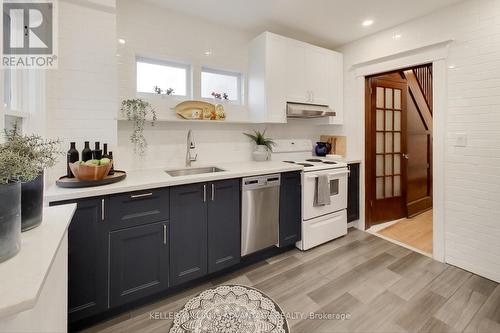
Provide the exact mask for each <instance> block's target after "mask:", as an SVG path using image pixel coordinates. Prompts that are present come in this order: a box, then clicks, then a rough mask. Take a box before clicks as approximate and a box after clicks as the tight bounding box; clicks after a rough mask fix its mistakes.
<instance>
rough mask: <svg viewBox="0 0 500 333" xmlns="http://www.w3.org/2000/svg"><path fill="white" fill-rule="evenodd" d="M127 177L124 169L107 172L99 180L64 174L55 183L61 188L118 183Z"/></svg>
mask: <svg viewBox="0 0 500 333" xmlns="http://www.w3.org/2000/svg"><path fill="white" fill-rule="evenodd" d="M126 177H127V173H126V172H125V171H120V170H114V171H113V174H109V173H108V176H106V177H104V178H103V179H101V180H79V179H77V178H68V177H66V176H64V177H61V178H59V179H58V180H56V185H57V186H58V187H62V188H83V187H94V186H102V185H108V184H114V183H118V182H119V181H122V180H124V179H125V178H126Z"/></svg>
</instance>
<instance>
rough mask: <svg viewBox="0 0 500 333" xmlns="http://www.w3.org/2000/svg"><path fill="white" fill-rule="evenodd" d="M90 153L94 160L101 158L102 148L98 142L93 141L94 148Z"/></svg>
mask: <svg viewBox="0 0 500 333" xmlns="http://www.w3.org/2000/svg"><path fill="white" fill-rule="evenodd" d="M92 155H93V157H94V160H100V159H101V158H102V150H101V148H100V143H99V142H96V143H95V149H94V150H93V151H92Z"/></svg>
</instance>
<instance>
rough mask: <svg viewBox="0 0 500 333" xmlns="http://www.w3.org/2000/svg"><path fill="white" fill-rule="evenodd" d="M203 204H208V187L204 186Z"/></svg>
mask: <svg viewBox="0 0 500 333" xmlns="http://www.w3.org/2000/svg"><path fill="white" fill-rule="evenodd" d="M203 202H207V185H203Z"/></svg>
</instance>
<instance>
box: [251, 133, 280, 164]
mask: <svg viewBox="0 0 500 333" xmlns="http://www.w3.org/2000/svg"><path fill="white" fill-rule="evenodd" d="M243 134H244V135H246V136H247V137H249V138H250V139H251V140H252V141H253V142H254V143H255V145H256V146H255V150H254V152H253V153H252V156H253V159H254V160H255V161H257V162H263V161H267V160H269V157H270V153H271V152H272V151H273V146H274V145H275V143H274V141H273V139H271V138H266V130H264V131H263V132H260V131H254V133H253V134H251V133H243Z"/></svg>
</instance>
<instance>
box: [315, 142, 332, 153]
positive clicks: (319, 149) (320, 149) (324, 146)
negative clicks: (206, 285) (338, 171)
mask: <svg viewBox="0 0 500 333" xmlns="http://www.w3.org/2000/svg"><path fill="white" fill-rule="evenodd" d="M331 148H332V145H331V144H329V143H328V142H316V147H315V148H314V152H315V153H316V156H326V155H327V154H328V153H329V152H330V149H331Z"/></svg>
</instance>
